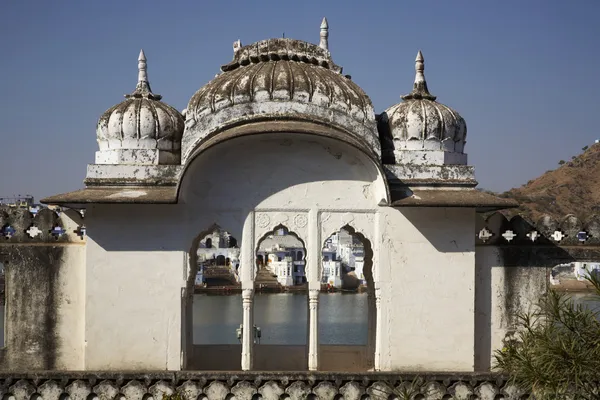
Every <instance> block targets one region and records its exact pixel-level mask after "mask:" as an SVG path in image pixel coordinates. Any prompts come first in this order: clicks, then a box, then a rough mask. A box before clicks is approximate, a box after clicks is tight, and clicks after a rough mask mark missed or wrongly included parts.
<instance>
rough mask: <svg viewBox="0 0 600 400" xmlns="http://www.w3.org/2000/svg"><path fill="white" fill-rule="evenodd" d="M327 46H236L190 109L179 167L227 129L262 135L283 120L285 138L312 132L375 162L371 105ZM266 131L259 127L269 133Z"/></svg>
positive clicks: (280, 42)
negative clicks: (250, 126) (353, 148)
mask: <svg viewBox="0 0 600 400" xmlns="http://www.w3.org/2000/svg"><path fill="white" fill-rule="evenodd" d="M322 28H323V26H322ZM322 31H323V30H322ZM326 43H327V42H326V41H325V46H323V42H322V43H321V45H320V46H317V45H314V44H311V43H307V42H303V41H299V40H292V39H269V40H263V41H260V42H257V43H254V44H251V45H249V46H244V47H241V46H240V45H239V42H238V45H237V46H236V45H234V58H233V61H232V62H230V63H229V64H227V65H224V66H223V67H221V70H222V71H223V72H222V73H221V74H219V75H217V76H216V77H215V78H214V79H213V80H212V81H211V82H209V83H208V84H206V85H205V86H204V87H202V88H201V89H200V90H198V91H197V92H196V93H195V94H194V96H193V97H192V98H191V100H190V102H189V105H188V107H187V110H186V129H185V132H184V135H183V140H182V150H183V152H182V155H183V157H182V158H183V160H182V163H185V162H186V160H187V159H188V158H189V157H190V155H191V154H192V153H193V152H194V150H195V149H196V148H198V146H199V145H200V144H202V143H206V142H207V141H210V142H213V141H215V140H217V141H218V139H219V133H221V132H224V131H225V130H230V129H231V128H238V127H241V126H243V125H248V124H254V125H256V126H255V128H254V131H252V132H251V133H260V132H259V131H260V129H261V127H260V126H259V125H258V123H261V122H262V123H266V124H268V123H279V124H280V125H281V126H282V128H281V129H284V127H285V125H286V124H281V123H282V122H284V121H287V122H290V124H287V128H289V129H287V128H285V130H287V131H289V132H304V131H311V129H312V128H307V126H312V127H316V128H315V132H314V133H317V134H323V135H327V136H332V137H336V138H337V139H340V140H344V141H347V142H349V143H351V144H352V145H354V146H356V147H359V148H360V149H361V150H363V151H365V152H367V153H368V154H370V155H371V156H372V157H374V158H379V157H380V154H381V150H380V143H379V138H378V134H377V127H376V122H375V113H374V110H373V105H372V103H371V100H370V99H369V97H368V96H367V95H366V94H365V92H364V91H363V90H362V89H361V88H360V87H359V86H358V85H356V84H355V83H354V82H352V80H351V79H350V77H348V76H344V75H342V68H341V67H339V66H337V65H335V64H334V63H333V61H332V59H331V55H330V53H329V51H328V50H327V49H326ZM266 124H263V125H262V128H265V129H266V130H267V131H268V130H269V129H270V128H269V127H266ZM270 126H271V127H272V126H273V124H271V125H270ZM332 128H333V129H332ZM271 129H272V128H271ZM247 131H248V129H246V133H247Z"/></svg>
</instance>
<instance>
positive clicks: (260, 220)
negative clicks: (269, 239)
mask: <svg viewBox="0 0 600 400" xmlns="http://www.w3.org/2000/svg"><path fill="white" fill-rule="evenodd" d="M269 223H271V218H269V216H268V215H267V214H264V213H260V214H258V216H257V217H256V225H258V226H259V227H261V228H266V227H267V226H269Z"/></svg>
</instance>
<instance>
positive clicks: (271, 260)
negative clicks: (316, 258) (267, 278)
mask: <svg viewBox="0 0 600 400" xmlns="http://www.w3.org/2000/svg"><path fill="white" fill-rule="evenodd" d="M304 258H305V249H304V245H303V244H302V242H301V241H300V240H299V239H298V238H296V237H295V236H294V235H290V234H288V233H287V232H286V231H285V230H284V229H279V230H278V231H276V232H275V233H274V234H273V235H269V236H267V237H266V238H265V239H263V241H262V242H261V243H260V246H259V248H258V252H257V262H259V263H263V262H266V266H267V268H268V269H269V270H270V271H271V272H272V273H274V274H275V275H277V281H278V282H279V283H280V284H281V285H282V286H294V285H301V284H303V283H306V272H305V261H304Z"/></svg>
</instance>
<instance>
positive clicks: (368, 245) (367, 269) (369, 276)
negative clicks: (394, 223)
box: [319, 224, 375, 290]
mask: <svg viewBox="0 0 600 400" xmlns="http://www.w3.org/2000/svg"><path fill="white" fill-rule="evenodd" d="M341 230H345V231H346V232H348V233H349V234H350V235H351V236H356V237H358V239H360V241H361V242H362V244H363V247H364V251H365V256H364V265H363V275H365V280H366V281H367V288H368V290H373V289H374V288H375V281H374V279H373V264H374V253H373V244H372V242H371V240H369V238H368V237H367V236H365V235H364V233H363V232H362V231H358V230H356V229H355V228H354V227H353V226H352V225H350V224H346V225H344V226H342V227H341V228H339V229H336V230H334V231H332V232H331V233H329V234H328V235H325V236H323V237H321V252H323V249H324V248H325V242H326V241H327V239H329V238H330V237H331V236H333V235H334V234H335V233H337V232H340V231H341ZM321 279H323V260H322V259H321V260H320V262H319V281H321Z"/></svg>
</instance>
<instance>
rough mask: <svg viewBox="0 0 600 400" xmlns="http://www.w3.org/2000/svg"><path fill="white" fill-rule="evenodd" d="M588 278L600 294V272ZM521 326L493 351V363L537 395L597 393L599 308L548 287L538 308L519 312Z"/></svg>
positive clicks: (599, 377) (599, 390) (595, 395)
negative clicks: (577, 301)
mask: <svg viewBox="0 0 600 400" xmlns="http://www.w3.org/2000/svg"><path fill="white" fill-rule="evenodd" d="M589 281H590V282H591V283H592V285H593V286H594V288H595V296H596V297H597V298H598V299H599V300H600V277H599V276H598V275H597V274H595V275H593V276H590V278H589ZM516 317H517V321H518V322H517V327H516V328H517V330H516V333H515V334H514V336H513V337H512V338H509V339H508V340H506V341H505V346H504V348H503V349H502V350H499V351H496V353H495V356H494V358H495V361H496V363H495V368H496V369H498V370H500V371H502V372H504V373H507V374H508V375H510V377H511V380H512V381H513V383H515V384H517V385H519V386H521V388H522V389H523V390H526V391H528V392H530V393H531V394H532V395H534V397H535V398H536V399H559V398H565V396H566V395H567V394H571V395H573V394H574V395H575V397H574V398H581V399H598V398H599V397H598V396H599V395H600V320H599V318H600V310H598V309H591V308H589V306H585V305H582V304H577V303H575V302H574V301H573V300H572V299H571V298H569V297H568V296H567V295H566V294H561V293H558V292H556V291H552V290H551V291H549V293H548V295H547V296H545V297H544V298H542V300H541V301H540V304H539V308H538V309H537V310H536V311H534V312H531V313H519V314H518V315H516Z"/></svg>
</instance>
